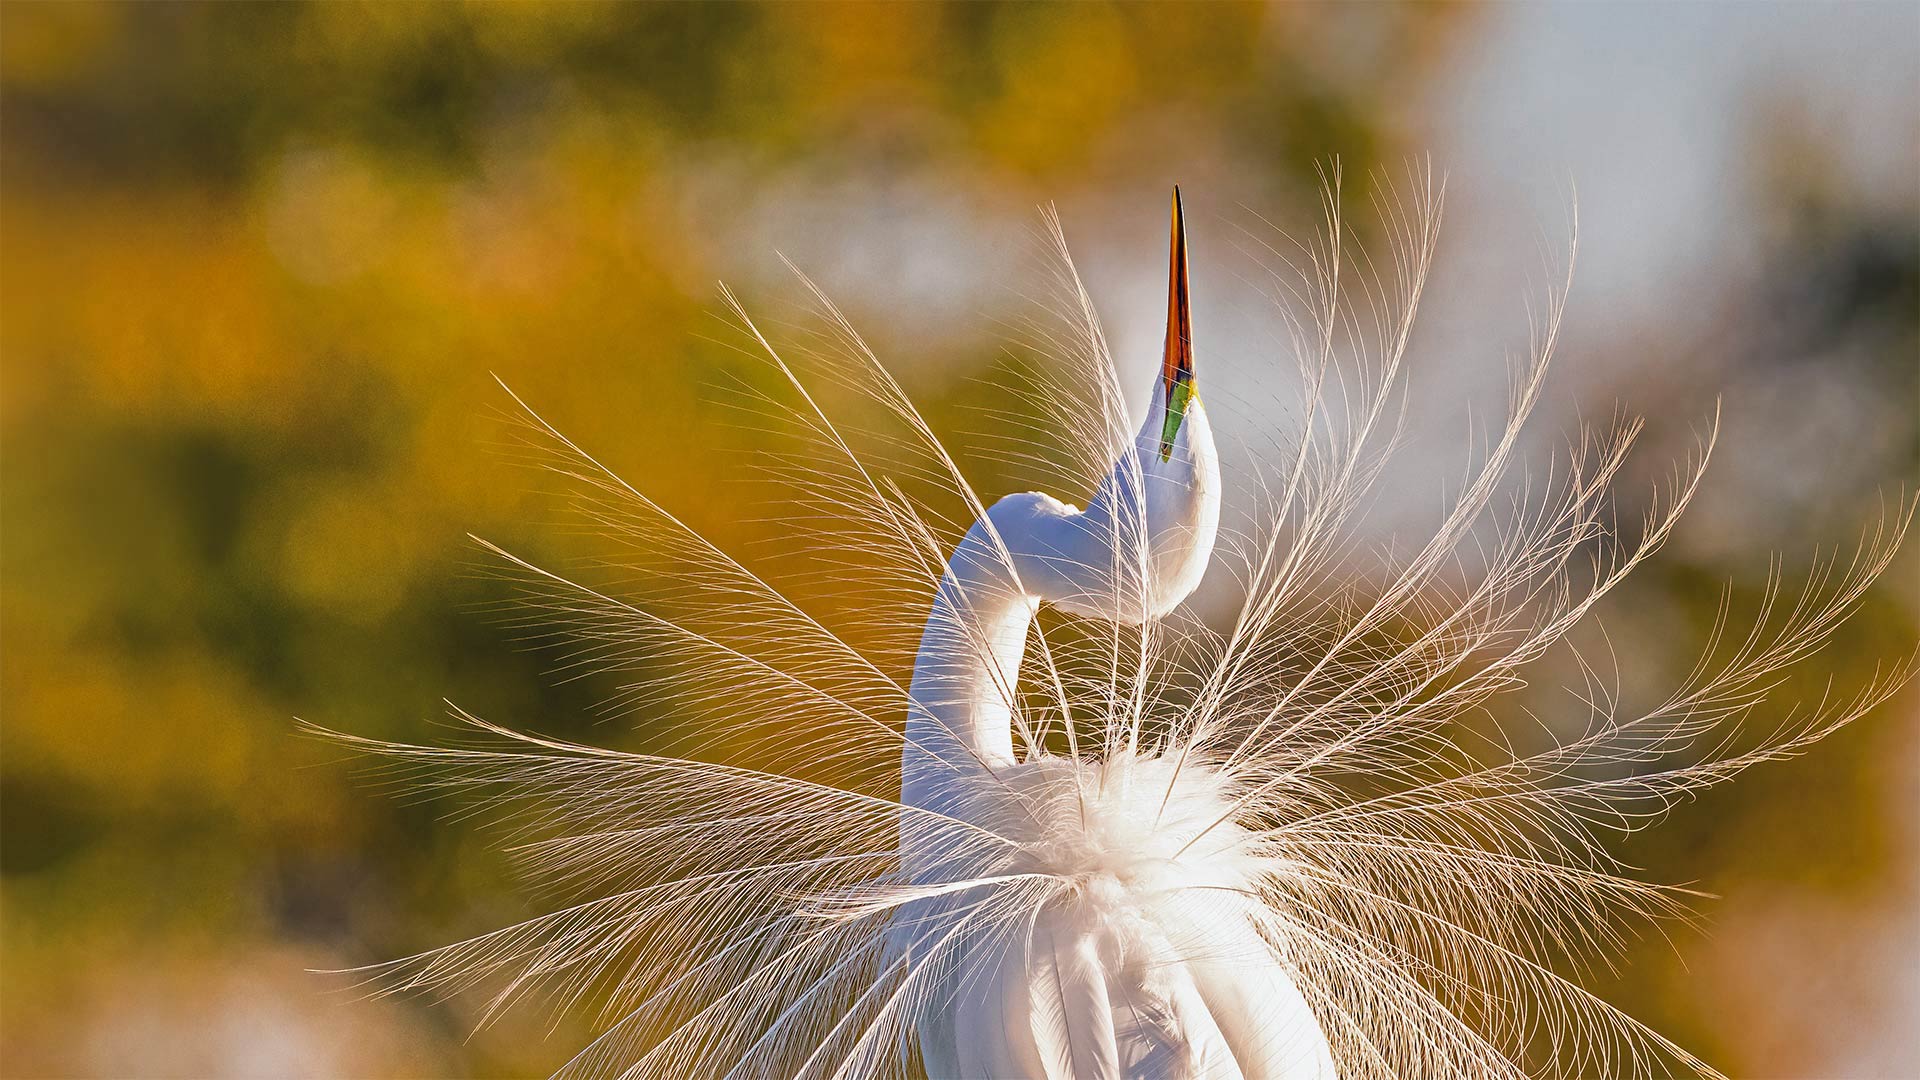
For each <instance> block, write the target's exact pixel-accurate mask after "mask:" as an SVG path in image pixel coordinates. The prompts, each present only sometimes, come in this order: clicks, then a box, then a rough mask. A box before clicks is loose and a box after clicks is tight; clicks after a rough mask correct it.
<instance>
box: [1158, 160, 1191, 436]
mask: <svg viewBox="0 0 1920 1080" xmlns="http://www.w3.org/2000/svg"><path fill="white" fill-rule="evenodd" d="M1171 246H1172V250H1171V251H1170V252H1169V253H1168V256H1167V344H1166V352H1165V354H1164V356H1163V357H1162V360H1161V364H1160V389H1161V392H1162V393H1164V394H1165V395H1166V405H1167V407H1166V421H1165V423H1164V425H1163V426H1162V428H1161V432H1160V460H1162V461H1165V460H1167V459H1168V458H1169V457H1170V456H1172V454H1173V440H1174V437H1175V436H1176V435H1178V434H1179V433H1180V425H1181V423H1182V422H1183V421H1184V420H1185V419H1186V411H1187V401H1188V399H1190V398H1191V397H1192V396H1193V393H1194V387H1193V309H1192V304H1191V301H1189V299H1188V296H1187V216H1186V213H1185V212H1184V211H1183V210H1181V208H1180V187H1179V185H1177V184H1176V185H1175V186H1174V189H1173V236H1172V240H1171Z"/></svg>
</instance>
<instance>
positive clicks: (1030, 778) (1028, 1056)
mask: <svg viewBox="0 0 1920 1080" xmlns="http://www.w3.org/2000/svg"><path fill="white" fill-rule="evenodd" d="M1170 248H1171V255H1170V258H1169V269H1168V282H1167V333H1166V345H1165V349H1164V354H1163V358H1162V362H1161V366H1160V371H1159V374H1158V377H1157V378H1156V380H1155V385H1154V392H1153V394H1152V397H1151V399H1150V407H1149V409H1148V413H1147V417H1146V421H1145V423H1143V424H1142V425H1141V427H1140V431H1139V433H1138V434H1137V435H1136V436H1135V437H1134V439H1133V441H1132V443H1131V444H1130V445H1128V446H1126V447H1125V448H1124V452H1123V453H1122V454H1121V455H1120V457H1119V460H1118V461H1116V462H1115V463H1114V465H1113V468H1112V470H1111V471H1110V472H1108V473H1107V475H1106V477H1105V478H1103V479H1102V480H1101V482H1100V485H1099V488H1098V489H1097V490H1096V491H1095V493H1094V495H1093V499H1092V501H1091V502H1090V503H1089V504H1088V506H1087V508H1086V509H1085V510H1078V509H1075V508H1074V507H1072V506H1069V505H1066V504H1064V503H1062V502H1060V501H1059V500H1058V499H1055V498H1054V497H1052V496H1050V495H1047V494H1044V493H1040V492H1028V493H1026V494H1021V495H1010V496H1008V497H1006V498H1004V499H1001V500H1000V501H999V502H997V503H995V504H994V505H993V507H992V508H991V509H990V510H988V511H987V515H986V517H985V518H983V519H981V520H980V521H979V522H977V523H976V524H975V525H974V526H973V527H972V528H971V529H969V530H968V531H967V534H966V537H965V538H964V539H962V540H961V541H960V545H959V547H958V549H957V550H956V551H955V552H954V555H953V558H952V559H951V560H949V562H948V563H947V567H946V572H945V574H944V575H943V577H942V579H941V581H940V587H939V590H938V591H937V592H936V593H935V596H934V602H933V611H932V614H931V615H930V616H929V618H928V620H927V627H926V631H925V633H924V635H923V636H922V638H921V642H920V651H919V655H918V657H917V659H916V662H915V664H914V668H913V682H912V685H911V687H910V690H909V693H910V695H911V697H912V706H911V712H910V713H909V716H908V719H907V729H906V743H907V745H906V748H905V750H904V754H903V758H902V761H901V786H900V799H901V802H902V803H903V804H904V805H906V806H909V807H915V808H918V809H923V810H927V811H930V812H933V813H935V814H938V815H940V817H941V818H942V819H948V818H950V819H954V820H959V821H965V822H970V823H972V824H975V825H978V826H980V827H981V828H983V829H989V830H992V831H994V832H995V833H996V834H998V835H1001V836H1005V837H1008V838H1010V839H1013V840H1014V841H1015V844H1014V846H1013V847H1012V848H1010V849H1009V848H1001V847H998V846H994V847H989V848H987V849H985V850H980V849H978V848H977V847H976V846H975V845H970V844H966V843H964V842H962V843H957V844H956V843H949V842H947V841H948V833H947V832H946V831H945V830H942V829H939V828H926V827H923V826H922V824H921V822H920V820H919V819H916V818H911V817H910V818H908V819H907V821H906V822H905V823H904V826H903V829H902V832H901V862H902V866H903V868H904V870H905V873H906V876H907V877H908V879H909V880H910V881H912V882H914V883H916V884H919V885H924V886H932V887H936V888H939V889H941V890H942V895H941V896H940V897H938V898H936V899H932V900H926V901H920V902H916V903H910V904H907V905H905V906H903V908H902V909H901V913H900V916H899V919H898V925H899V927H900V929H898V930H896V932H895V938H896V950H897V951H903V952H905V953H907V954H910V955H911V961H912V962H914V963H918V964H935V965H940V966H943V967H945V968H946V969H947V970H946V972H945V974H944V976H943V978H942V979H940V980H939V984H940V985H939V989H938V990H936V991H935V994H936V995H938V994H944V995H948V996H950V998H951V1000H952V1007H951V1008H950V1009H946V1008H934V1009H929V1010H927V1011H926V1013H925V1014H924V1015H923V1016H922V1017H921V1018H920V1021H919V1038H920V1052H921V1054H922V1056H923V1058H924V1060H925V1062H926V1066H927V1071H928V1073H929V1074H930V1075H932V1076H935V1077H967V1078H985V1080H991V1078H995V1077H1037V1078H1047V1080H1069V1078H1073V1077H1115V1078H1118V1077H1123V1076H1124V1077H1142V1078H1145V1077H1165V1078H1171V1080H1179V1078H1188V1077H1202V1076H1210V1077H1240V1076H1244V1077H1247V1078H1248V1080H1255V1078H1265V1080H1292V1078H1300V1080H1311V1078H1314V1077H1322V1078H1325V1080H1332V1078H1333V1076H1334V1068H1333V1059H1332V1054H1331V1051H1330V1050H1329V1048H1328V1045H1327V1040H1326V1037H1325V1036H1324V1035H1323V1034H1321V1031H1320V1026H1319V1022H1318V1021H1317V1020H1316V1019H1315V1017H1314V1015H1313V1010H1312V1009H1311V1008H1310V1007H1309V1006H1308V1005H1307V1003H1306V1001H1305V999H1304V998H1303V997H1302V996H1301V994H1300V991H1299V989H1298V988H1297V987H1296V986H1295V985H1294V981H1293V976H1292V975H1291V974H1290V973H1289V972H1288V969H1287V966H1286V958H1285V957H1284V956H1282V955H1280V954H1279V953H1278V952H1277V951H1276V950H1275V948H1274V947H1273V945H1272V944H1270V943H1269V942H1268V941H1266V940H1265V939H1264V938H1263V937H1262V936H1261V934H1260V930H1259V922H1258V919H1257V918H1256V917H1255V916H1254V915H1253V914H1252V913H1251V912H1249V910H1248V907H1249V904H1250V903H1254V901H1250V900H1249V899H1248V897H1249V896H1250V895H1251V893H1252V890H1253V889H1254V888H1255V887H1256V885H1257V876H1258V870H1257V866H1256V863H1257V860H1256V859H1255V858H1253V857H1252V856H1251V855H1250V853H1249V852H1248V851H1247V849H1246V836H1245V834H1244V833H1243V832H1242V830H1240V829H1237V828H1232V827H1221V828H1216V827H1215V822H1214V819H1215V818H1217V817H1219V816H1221V815H1222V814H1223V813H1225V812H1226V811H1227V805H1228V804H1227V798H1226V796H1227V789H1226V788H1225V786H1224V785H1223V784H1222V782H1221V779H1220V777H1218V776H1217V775H1215V774H1214V773H1213V771H1212V770H1210V769H1208V768H1206V767H1205V766H1202V765H1199V764H1197V763H1189V764H1187V765H1186V766H1185V768H1184V772H1183V771H1182V767H1181V764H1180V763H1179V762H1178V760H1177V759H1176V758H1175V757H1173V756H1169V755H1166V754H1158V755H1156V754H1150V753H1142V752H1140V751H1139V749H1138V748H1137V746H1136V745H1135V741H1136V740H1134V739H1132V738H1129V739H1128V740H1126V743H1125V745H1124V747H1122V748H1116V749H1114V750H1113V752H1111V753H1109V755H1108V756H1107V757H1106V758H1105V759H1104V760H1102V759H1094V758H1090V757H1086V756H1082V755H1078V754H1073V755H1069V756H1054V755H1040V756H1034V757H1028V758H1026V759H1025V760H1022V759H1021V758H1019V757H1018V756H1017V755H1016V753H1015V750H1014V732H1013V711H1014V707H1015V704H1016V702H1015V701H1014V698H1013V693H1012V688H1014V687H1016V686H1018V685H1019V683H1020V668H1021V661H1022V658H1023V657H1024V655H1025V653H1026V648H1027V639H1028V636H1029V633H1030V627H1031V624H1032V622H1033V618H1034V614H1035V612H1036V610H1037V608H1038V606H1039V605H1040V604H1043V603H1045V604H1052V605H1054V606H1056V607H1059V608H1062V609H1064V610H1066V611H1070V612H1072V613H1074V614H1076V615H1080V616H1084V617H1087V618H1092V619H1102V620H1109V621H1112V622H1118V623H1128V624H1136V625H1137V624H1140V623H1144V622H1147V621H1148V620H1150V619H1156V618H1160V617H1163V616H1165V615H1166V614H1168V613H1169V612H1171V611H1172V610H1173V609H1174V608H1175V607H1176V606H1178V605H1179V603H1180V602H1181V601H1182V600H1184V599H1186V597H1187V595H1188V594H1189V593H1191V592H1192V591H1193V590H1194V588H1195V587H1196V586H1197V585H1198V584H1199V583H1200V578H1201V575H1202V574H1203V573H1204V572H1205V571H1206V567H1207V563H1208V561H1209V559H1210V558H1211V556H1212V553H1213V546H1214V539H1215V536H1216V534H1217V533H1218V531H1219V524H1220V465H1219V460H1218V457H1217V456H1216V454H1215V450H1214V444H1213V431H1212V428H1211V427H1210V426H1209V424H1208V421H1207V413H1206V409H1205V407H1204V406H1203V405H1202V404H1201V399H1200V396H1199V393H1198V389H1197V386H1196V384H1195V380H1194V369H1193V332H1192V316H1191V307H1190V302H1189V298H1188V273H1187V239H1186V223H1185V221H1184V217H1183V214H1182V210H1181V206H1180V193H1179V190H1178V189H1177V188H1176V189H1175V191H1174V196H1173V226H1172V237H1171V241H1170ZM1209 830H1211V835H1207V836H1206V837H1205V841H1204V842H1203V843H1200V844H1197V845H1196V844H1193V843H1192V842H1193V841H1194V840H1195V839H1197V838H1199V837H1201V836H1202V834H1205V833H1208V832H1209ZM1014 874H1028V875H1034V876H1035V877H1036V878H1037V879H1039V880H1044V881H1048V882H1053V883H1056V884H1057V892H1056V894H1055V895H1054V896H1052V897H1051V898H1050V899H1049V900H1048V901H1047V902H1046V903H1045V904H1044V905H1042V906H1041V907H1040V908H1039V909H1038V910H1037V911H1035V912H1033V913H1032V917H1031V918H1030V919H1028V920H1024V921H1018V922H988V923H986V924H983V925H980V926H967V925H963V923H964V921H965V919H966V918H967V915H968V908H967V906H966V900H967V892H966V891H962V892H958V893H948V892H946V890H947V889H949V888H951V885H952V884H953V883H955V882H962V881H968V880H981V879H994V878H1004V877H1006V876H1009V875H1014Z"/></svg>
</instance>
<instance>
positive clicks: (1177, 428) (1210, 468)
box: [1133, 187, 1220, 613]
mask: <svg viewBox="0 0 1920 1080" xmlns="http://www.w3.org/2000/svg"><path fill="white" fill-rule="evenodd" d="M1133 457H1134V460H1135V461H1137V462H1138V466H1139V470H1140V474H1141V478H1142V481H1143V485H1144V499H1143V501H1144V503H1145V507H1146V521H1147V538H1148V551H1149V553H1150V557H1151V561H1152V565H1153V574H1152V582H1151V584H1150V586H1149V594H1150V595H1149V605H1150V606H1151V607H1152V608H1154V609H1155V611H1156V613H1164V612H1165V611H1166V610H1169V609H1171V608H1172V607H1173V606H1174V605H1176V604H1178V603H1179V602H1180V601H1181V600H1183V599H1185V598H1186V597H1187V595H1188V594H1189V593H1191V592H1192V591H1193V590H1194V588H1195V587H1197V586H1198V585H1199V584H1200V577H1201V575H1202V574H1204V573H1205V572H1206V568H1207V560H1208V559H1209V558H1210V557H1211V556H1212V554H1213V542H1214V538H1215V535H1216V534H1217V532H1218V531H1219V525H1220V462H1219V458H1218V457H1217V456H1216V455H1215V452H1214V446H1213V428H1212V427H1211V426H1210V425H1209V424H1208V423H1207V413H1206V409H1205V408H1204V407H1203V406H1202V405H1201V404H1200V388H1199V384H1198V383H1197V382H1196V381H1195V378H1194V369H1193V309H1192V303H1191V299H1190V295H1189V289H1188V283H1187V225H1186V215H1185V214H1184V212H1183V211H1182V208H1181V205H1180V189H1179V188H1177V187H1176V188H1174V189H1173V225H1172V235H1171V238H1170V251H1169V254H1168V257H1167V336H1166V344H1165V346H1164V348H1163V349H1162V352H1161V359H1160V366H1159V371H1158V374H1157V376H1156V377H1155V380H1154V388H1153V393H1152V397H1151V399H1150V401H1149V404H1148V408H1147V418H1146V422H1145V423H1144V424H1142V425H1141V428H1140V433H1139V434H1138V435H1137V436H1135V439H1134V455H1133Z"/></svg>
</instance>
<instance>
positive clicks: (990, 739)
mask: <svg viewBox="0 0 1920 1080" xmlns="http://www.w3.org/2000/svg"><path fill="white" fill-rule="evenodd" d="M1039 604H1040V600H1039V598H1038V597H1036V596H1033V595H1029V594H1028V593H1027V592H1025V591H1024V590H1023V588H1022V587H1021V585H1020V584H1019V583H1018V582H1017V581H1016V579H1015V575H1014V574H1013V572H1012V571H1011V569H1010V568H1009V566H1008V565H1007V557H1006V556H1005V555H1003V554H1002V553H1001V548H1000V547H999V545H998V543H997V542H996V541H995V539H994V538H993V535H992V534H991V533H990V532H989V531H988V529H987V527H986V526H985V525H982V524H976V525H974V527H973V528H972V529H970V530H968V532H967V535H966V538H965V539H963V540H962V541H961V542H960V546H959V547H958V548H957V549H955V551H954V555H953V558H952V559H951V560H950V561H949V562H948V563H947V569H946V573H945V574H944V575H943V576H942V577H941V580H940V588H939V590H938V591H937V592H936V593H935V595H934V600H933V609H932V611H931V612H930V613H929V614H928V617H927V626H926V630H925V631H924V632H923V633H922V634H921V637H920V651H919V654H918V655H917V657H916V658H915V661H914V666H913V682H912V685H911V686H910V687H909V689H908V694H909V696H910V697H911V699H912V705H911V707H910V710H909V712H908V714H907V730H906V737H907V744H906V750H905V753H904V756H903V758H902V761H901V799H902V801H903V802H904V803H906V804H907V805H909V806H920V807H927V808H936V807H937V805H938V804H939V803H940V802H941V801H942V794H943V793H944V792H947V791H950V790H954V789H956V788H957V787H963V786H965V783H966V781H968V780H969V779H973V778H979V777H982V776H983V775H985V774H989V773H992V772H994V771H997V770H999V769H1001V768H1004V767H1006V766H1009V765H1012V764H1014V761H1015V758H1014V750H1013V724H1012V720H1013V704H1014V694H1015V689H1016V687H1018V685H1019V680H1020V664H1021V660H1022V659H1023V658H1024V657H1025V654H1026V648H1027V630H1028V628H1029V627H1030V626H1031V625H1032V623H1033V617H1034V611H1035V610H1036V609H1037V608H1038V607H1039Z"/></svg>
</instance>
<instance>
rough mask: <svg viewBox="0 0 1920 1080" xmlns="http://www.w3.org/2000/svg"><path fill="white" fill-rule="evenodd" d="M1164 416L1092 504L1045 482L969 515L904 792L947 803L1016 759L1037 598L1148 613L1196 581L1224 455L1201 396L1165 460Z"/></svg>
mask: <svg viewBox="0 0 1920 1080" xmlns="http://www.w3.org/2000/svg"><path fill="white" fill-rule="evenodd" d="M1159 424H1160V413H1159V410H1158V409H1153V410H1150V415H1149V416H1148V418H1147V422H1146V424H1145V425H1143V426H1142V429H1141V433H1140V435H1139V436H1138V437H1137V438H1136V439H1135V440H1134V442H1133V444H1132V446H1130V447H1129V448H1128V450H1127V452H1125V453H1123V454H1122V455H1121V458H1120V461H1119V462H1118V463H1117V464H1116V465H1115V466H1114V469H1113V471H1112V472H1111V473H1109V474H1108V476H1107V478H1106V479H1105V480H1104V481H1103V482H1102V483H1101V485H1100V488H1099V490H1098V491H1097V492H1096V493H1095V494H1094V497H1093V500H1092V501H1091V502H1090V503H1089V504H1088V506H1087V509H1086V510H1085V511H1080V510H1076V509H1074V508H1073V507H1071V506H1068V505H1066V504H1064V503H1062V502H1060V501H1059V500H1057V499H1054V498H1052V497H1051V496H1048V495H1044V494H1041V493H1038V492H1028V493H1025V494H1019V495H1010V496H1008V497H1006V498H1004V499H1002V500H1000V501H999V502H997V503H995V504H994V505H993V506H992V508H990V509H989V510H988V511H987V518H986V520H985V521H983V522H976V523H974V525H973V527H972V528H971V529H969V530H968V531H967V535H966V536H965V538H963V539H962V540H961V542H960V545H959V546H958V547H957V548H956V549H955V550H954V554H953V557H952V559H950V560H949V561H948V563H947V568H946V572H945V574H944V575H943V576H942V578H941V581H940V587H939V590H938V591H937V593H936V594H935V596H934V601H933V609H932V611H931V612H930V613H929V615H928V618H927V625H926V629H925V631H924V632H923V633H922V635H921V638H920V651H919V653H918V655H917V657H916V658H915V662H914V668H913V682H912V685H911V686H910V687H909V690H908V694H909V697H910V698H911V706H910V710H909V713H908V716H907V730H906V735H907V744H906V748H905V751H904V754H903V757H902V760H901V800H902V802H904V803H905V804H906V805H909V806H918V807H926V808H930V809H940V808H941V807H942V805H943V804H944V803H946V802H947V801H948V800H947V799H945V798H944V797H943V795H942V792H943V791H944V790H946V789H948V788H951V787H953V786H954V785H955V784H956V782H961V783H962V784H964V781H966V780H968V779H977V778H979V777H981V776H982V775H983V774H991V773H994V772H998V771H999V770H1000V769H1002V768H1004V767H1006V766H1010V765H1013V764H1014V763H1015V762H1016V761H1017V758H1016V756H1015V751H1014V744H1013V710H1014V707H1015V701H1016V698H1015V694H1016V690H1017V688H1018V686H1019V681H1020V667H1021V662H1022V660H1023V659H1024V658H1025V655H1026V646H1027V631H1028V629H1029V628H1030V627H1031V626H1032V623H1033V618H1034V614H1035V612H1036V611H1037V610H1038V609H1039V606H1040V604H1041V602H1042V601H1045V602H1048V603H1052V604H1054V605H1056V606H1059V607H1061V608H1063V609H1065V610H1068V611H1071V612H1073V613H1075V614H1079V615H1085V616H1090V617H1095V618H1102V619H1107V620H1110V621H1114V622H1122V623H1129V624H1133V623H1139V622H1142V621H1144V620H1145V619H1148V618H1151V617H1155V616H1158V615H1161V614H1164V613H1165V612H1167V611H1169V610H1171V609H1172V608H1173V607H1174V606H1175V605H1177V604H1178V603H1179V602H1180V601H1181V600H1183V599H1185V598H1186V596H1187V595H1188V594H1189V593H1191V592H1192V591H1193V589H1194V588H1195V587H1196V586H1197V585H1198V584H1199V581H1200V577H1201V575H1202V574H1204V573H1205V571H1206V565H1207V561H1208V559H1209V557H1210V556H1211V554H1212V551H1213V542H1214V537H1215V534H1216V533H1217V531H1218V527H1219V481H1220V474H1219V466H1218V463H1217V462H1216V461H1215V458H1214V454H1213V437H1212V433H1211V429H1210V428H1209V427H1208V424H1207V419H1206V415H1205V412H1204V410H1202V409H1201V408H1200V407H1199V404H1198V402H1197V401H1196V402H1195V403H1194V406H1193V409H1192V411H1191V413H1190V414H1189V416H1188V418H1187V423H1186V424H1185V426H1184V427H1183V429H1182V431H1181V437H1180V441H1179V444H1178V446H1177V447H1176V451H1175V453H1174V455H1172V458H1171V460H1170V461H1168V462H1161V461H1160V460H1159V459H1158V453H1159V447H1158V431H1159Z"/></svg>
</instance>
